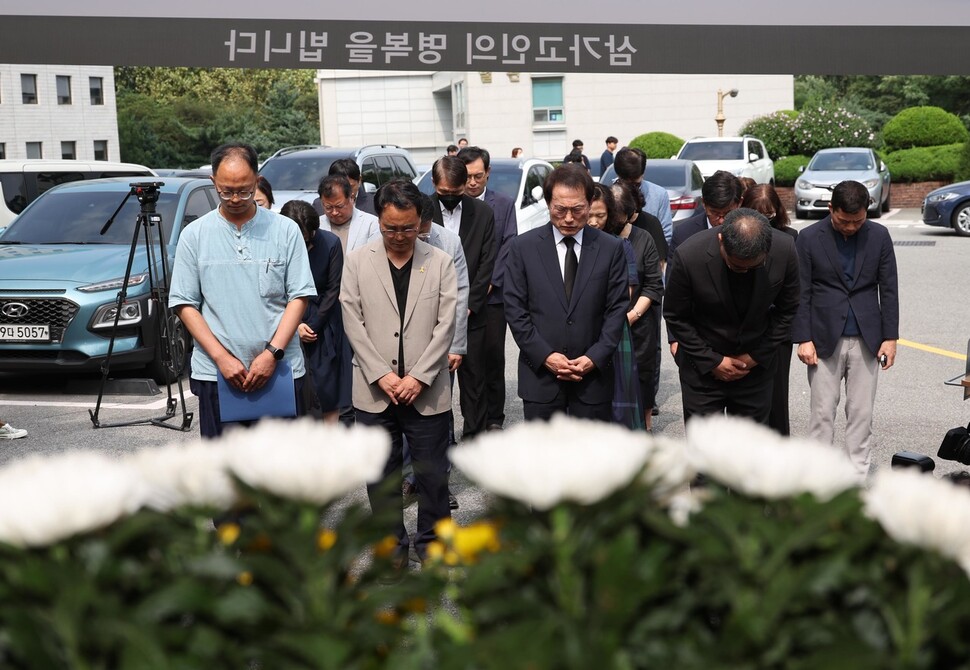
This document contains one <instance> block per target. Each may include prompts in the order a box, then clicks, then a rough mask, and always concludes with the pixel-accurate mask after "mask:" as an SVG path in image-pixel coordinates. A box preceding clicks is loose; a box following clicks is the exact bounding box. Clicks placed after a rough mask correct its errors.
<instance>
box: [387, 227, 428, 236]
mask: <svg viewBox="0 0 970 670" xmlns="http://www.w3.org/2000/svg"><path fill="white" fill-rule="evenodd" d="M419 230H420V228H381V235H383V236H384V237H395V236H397V235H414V234H416V233H417V232H418V231H419Z"/></svg>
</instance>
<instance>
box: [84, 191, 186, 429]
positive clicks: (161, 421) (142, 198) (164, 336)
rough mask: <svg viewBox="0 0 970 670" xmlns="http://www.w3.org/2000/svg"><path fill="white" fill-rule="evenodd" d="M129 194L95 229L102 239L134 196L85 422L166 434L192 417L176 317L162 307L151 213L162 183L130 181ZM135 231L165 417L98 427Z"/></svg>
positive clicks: (164, 295)
mask: <svg viewBox="0 0 970 670" xmlns="http://www.w3.org/2000/svg"><path fill="white" fill-rule="evenodd" d="M129 186H131V190H130V191H129V192H128V194H127V195H126V196H125V198H124V200H122V201H121V204H120V205H118V209H116V210H115V212H114V214H112V215H111V218H109V219H108V220H107V221H106V222H105V224H104V226H103V227H102V228H101V234H102V235H104V234H105V233H106V232H108V229H109V228H110V227H111V224H113V223H114V220H115V217H117V216H118V212H120V211H121V209H122V207H124V206H125V203H126V202H128V198H130V197H131V196H135V197H136V198H137V199H138V202H139V203H140V205H141V211H140V212H139V213H138V217H137V219H136V221H135V228H134V231H133V232H132V236H131V249H130V251H129V252H128V265H127V266H126V268H125V277H124V280H123V281H122V284H121V290H120V291H119V292H118V298H117V301H116V307H115V318H114V324H113V325H112V328H111V339H110V340H109V341H108V354H107V356H106V357H105V359H104V363H102V364H101V387H100V389H99V390H98V401H97V404H96V405H95V407H94V409H93V410H88V413H89V414H90V415H91V423H93V424H94V427H95V428H115V427H119V426H138V425H151V426H160V427H162V428H171V429H172V430H181V431H187V430H189V428H190V427H191V426H192V418H193V414H192V413H191V412H187V411H186V409H185V391H184V389H183V387H182V378H181V372H182V370H181V367H182V365H183V363H184V360H185V356H184V352H182V351H181V350H180V347H178V346H176V342H175V337H176V335H175V330H176V328H177V326H178V323H177V321H176V318H177V317H176V316H175V315H174V314H172V310H171V309H169V306H168V285H169V284H168V277H169V273H168V255H167V253H166V249H165V237H164V234H163V232H162V230H161V225H162V217H161V215H160V214H158V212H156V210H155V203H157V202H158V196H159V191H158V189H159V187H160V186H164V183H163V182H136V183H133V184H129ZM156 228H158V242H157V243H156V242H155V229H156ZM139 233H143V235H144V242H145V255H146V257H147V260H148V291H149V295H148V301H147V310H146V311H147V314H146V315H145V317H149V316H151V314H153V313H154V315H155V346H156V347H158V351H159V358H160V361H161V367H162V369H163V370H165V371H166V372H167V373H168V374H166V375H165V377H166V387H167V391H168V400H167V401H166V403H165V414H164V415H163V416H158V417H149V418H146V419H136V420H134V421H123V422H118V423H103V422H102V421H101V420H100V419H99V417H98V414H99V413H100V411H101V401H102V399H103V398H104V387H105V384H106V383H107V381H108V373H109V371H110V370H111V355H112V353H113V352H114V347H115V339H116V338H117V334H118V323H119V322H120V320H121V313H122V309H123V308H124V306H125V303H126V300H127V297H128V288H129V286H130V283H131V268H132V265H133V264H134V262H135V255H136V254H137V253H138V238H139ZM159 269H161V276H159V273H158V271H159ZM173 351H174V352H176V353H177V354H178V360H175V359H174V357H173ZM173 377H174V378H175V379H176V384H177V385H178V399H177V400H176V399H175V397H174V396H173V395H172V378H173ZM180 402H181V405H182V424H181V425H175V424H169V423H166V422H167V421H169V420H171V419H173V418H175V414H176V408H177V407H178V405H179V403H180Z"/></svg>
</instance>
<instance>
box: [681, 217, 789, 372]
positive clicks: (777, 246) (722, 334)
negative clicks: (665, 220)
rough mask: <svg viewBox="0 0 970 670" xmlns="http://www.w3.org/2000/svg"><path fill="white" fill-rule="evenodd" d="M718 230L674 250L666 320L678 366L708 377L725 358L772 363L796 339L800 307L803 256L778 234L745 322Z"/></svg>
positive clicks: (758, 276) (775, 232) (756, 279)
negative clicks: (745, 357)
mask: <svg viewBox="0 0 970 670" xmlns="http://www.w3.org/2000/svg"><path fill="white" fill-rule="evenodd" d="M717 235H718V230H717V228H711V229H709V230H705V231H701V232H700V233H697V234H695V235H693V236H692V237H691V238H690V239H688V240H687V241H686V242H684V243H683V244H682V245H681V246H680V247H679V248H678V249H677V251H676V252H674V255H673V260H672V261H671V263H672V269H671V272H670V278H669V279H668V280H667V287H666V291H665V293H664V309H663V314H664V319H665V320H666V322H667V334H668V337H669V339H670V340H671V341H676V342H678V343H679V344H678V349H677V355H676V357H675V358H676V361H677V365H678V366H680V367H681V369H684V366H685V365H687V366H691V367H692V368H693V369H695V370H696V371H697V372H698V373H699V374H700V375H706V374H708V373H710V372H711V370H713V369H714V368H715V367H717V366H718V365H719V364H720V363H721V359H722V358H723V357H724V356H737V355H740V354H750V355H751V357H752V358H754V359H755V361H757V362H758V364H759V365H765V366H767V365H769V364H771V362H772V361H773V360H774V355H775V352H776V351H777V350H778V347H779V345H781V344H782V343H783V342H789V341H790V338H791V323H792V319H793V318H794V317H795V311H796V310H797V309H798V291H799V281H798V256H797V254H796V253H795V244H794V242H792V238H791V237H790V236H789V235H786V234H785V233H782V232H781V231H778V230H772V238H771V249H770V251H769V252H768V256H767V257H766V259H765V265H764V267H763V268H760V269H757V270H753V271H752V272H754V285H753V287H752V292H751V302H750V305H749V308H748V313H747V314H746V315H745V316H744V318H743V319H742V318H741V317H740V316H739V315H738V312H737V309H736V307H735V305H734V300H733V298H732V297H731V291H730V287H729V284H728V272H730V270H728V268H727V266H726V265H725V264H724V260H723V259H722V258H721V252H720V245H719V243H718V237H717Z"/></svg>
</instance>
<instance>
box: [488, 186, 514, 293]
mask: <svg viewBox="0 0 970 670" xmlns="http://www.w3.org/2000/svg"><path fill="white" fill-rule="evenodd" d="M484 200H485V204H486V205H488V206H489V207H491V208H492V214H493V215H494V216H495V265H494V266H493V267H492V292H491V293H489V294H488V304H490V305H500V304H502V301H503V296H502V282H503V281H504V277H505V262H506V260H507V259H508V257H509V245H510V244H511V243H512V240H513V239H515V236H516V235H518V234H519V223H518V218H517V217H516V215H515V203H514V202H512V199H511V198H510V197H508V196H507V195H502V194H501V193H499V192H498V191H496V190H494V189H491V188H486V189H485V195H484Z"/></svg>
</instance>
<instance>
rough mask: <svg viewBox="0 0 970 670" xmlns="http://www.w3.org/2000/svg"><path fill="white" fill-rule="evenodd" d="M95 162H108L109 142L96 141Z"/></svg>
mask: <svg viewBox="0 0 970 670" xmlns="http://www.w3.org/2000/svg"><path fill="white" fill-rule="evenodd" d="M94 160H96V161H106V160H108V140H95V141H94Z"/></svg>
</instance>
